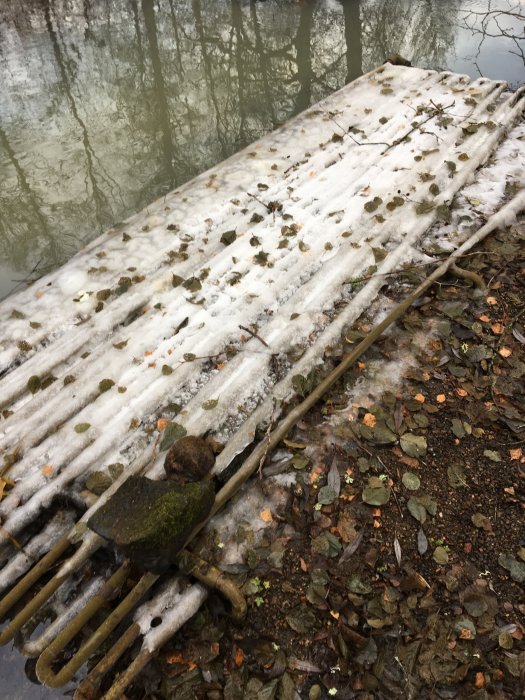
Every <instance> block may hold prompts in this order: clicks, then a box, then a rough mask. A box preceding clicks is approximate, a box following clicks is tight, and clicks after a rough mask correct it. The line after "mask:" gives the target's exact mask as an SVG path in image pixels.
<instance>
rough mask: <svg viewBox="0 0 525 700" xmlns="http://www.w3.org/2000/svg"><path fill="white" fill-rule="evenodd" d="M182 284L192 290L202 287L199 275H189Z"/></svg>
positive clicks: (196, 290) (195, 290)
mask: <svg viewBox="0 0 525 700" xmlns="http://www.w3.org/2000/svg"><path fill="white" fill-rule="evenodd" d="M182 286H183V287H184V288H185V289H187V290H188V291H190V292H198V291H199V290H200V289H201V288H202V283H201V281H200V279H198V278H197V277H189V278H188V279H187V280H186V281H185V282H183V283H182Z"/></svg>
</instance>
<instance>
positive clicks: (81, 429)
mask: <svg viewBox="0 0 525 700" xmlns="http://www.w3.org/2000/svg"><path fill="white" fill-rule="evenodd" d="M90 428H91V423H77V424H76V425H75V433H85V432H86V431H87V430H89V429H90Z"/></svg>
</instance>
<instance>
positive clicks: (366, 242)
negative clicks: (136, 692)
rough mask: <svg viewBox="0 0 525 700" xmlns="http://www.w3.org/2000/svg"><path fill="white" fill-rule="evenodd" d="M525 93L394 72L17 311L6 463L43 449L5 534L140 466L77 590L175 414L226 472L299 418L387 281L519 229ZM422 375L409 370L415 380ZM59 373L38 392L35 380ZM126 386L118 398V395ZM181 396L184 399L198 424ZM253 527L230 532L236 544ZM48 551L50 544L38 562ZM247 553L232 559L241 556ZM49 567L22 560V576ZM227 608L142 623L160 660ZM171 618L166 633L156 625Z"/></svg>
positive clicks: (5, 370) (170, 200) (327, 104)
mask: <svg viewBox="0 0 525 700" xmlns="http://www.w3.org/2000/svg"><path fill="white" fill-rule="evenodd" d="M505 89H506V86H505V84H504V83H501V82H494V81H489V80H485V79H480V80H477V81H474V82H472V83H469V79H468V78H467V77H466V76H460V75H454V74H450V73H442V74H441V73H435V72H432V71H425V70H420V69H413V68H410V69H406V68H403V67H392V66H388V65H387V66H384V67H380V68H379V69H376V70H375V71H372V72H371V73H369V74H367V75H365V76H363V77H362V78H360V79H358V80H357V81H355V82H354V83H352V84H350V85H348V86H346V87H345V88H343V89H342V90H341V91H339V92H337V93H335V94H334V95H332V96H331V97H330V98H328V99H326V100H324V101H323V102H322V103H321V104H319V105H315V106H314V107H312V108H311V109H310V110H308V111H307V112H305V113H304V114H302V115H300V116H299V117H297V118H296V119H294V120H292V121H291V122H289V123H287V124H286V125H284V126H283V127H282V128H281V129H279V130H277V131H276V132H274V133H273V134H270V135H268V136H266V137H265V138H263V139H261V140H260V141H259V142H257V143H256V144H254V145H252V146H250V147H249V148H248V149H246V150H245V151H243V152H241V153H239V154H237V155H236V156H234V157H232V158H230V159H228V160H226V161H224V162H223V163H221V164H220V165H218V166H217V167H215V168H213V169H212V170H210V171H208V172H207V173H204V174H203V175H201V176H199V177H197V178H196V179H195V180H193V181H191V182H190V183H188V184H186V185H184V186H183V187H181V188H179V189H178V190H177V191H176V192H172V193H170V194H169V195H167V196H166V197H165V198H162V199H161V200H158V201H157V202H154V203H153V204H152V205H150V206H149V207H148V208H147V210H146V211H143V212H140V213H138V214H136V215H135V216H133V217H131V218H130V219H129V220H128V221H126V222H124V223H123V224H121V225H119V226H117V227H115V228H114V229H112V230H110V231H108V232H107V233H106V234H104V235H103V236H101V237H100V238H99V239H97V240H96V241H94V242H92V243H91V244H89V245H88V246H87V247H86V248H85V249H84V250H83V251H82V252H81V253H79V254H78V255H77V256H75V258H73V259H72V260H71V261H70V262H69V263H68V264H67V265H66V266H64V268H62V269H61V270H59V271H57V272H55V273H52V274H50V275H48V276H47V277H44V278H42V279H41V280H39V281H38V282H37V283H36V284H35V285H33V286H32V287H30V288H29V289H27V290H25V291H23V292H20V293H19V294H17V295H14V296H12V297H10V298H8V299H7V300H5V301H4V302H3V303H2V304H0V323H1V326H0V329H1V330H0V397H1V398H0V404H1V406H0V407H1V408H2V409H3V410H4V411H5V413H4V418H2V419H1V423H0V450H2V451H3V452H4V453H5V454H10V453H13V452H15V451H16V452H17V453H19V454H20V455H21V458H20V459H19V460H18V461H17V462H15V464H14V465H13V466H12V467H11V469H10V471H9V478H10V479H12V480H13V481H14V482H15V486H14V487H13V488H12V489H11V490H10V492H9V493H8V494H7V496H6V497H5V498H4V499H3V500H2V501H1V502H0V517H1V518H2V530H1V531H0V542H9V536H10V535H12V536H17V534H18V533H20V532H21V531H22V530H23V529H24V528H25V527H26V526H27V524H28V523H29V522H31V521H32V520H34V519H35V518H36V517H37V516H38V515H39V514H41V512H42V510H44V509H45V508H47V507H48V506H49V504H50V503H51V501H52V499H53V497H54V496H55V495H56V494H58V493H61V492H62V491H64V490H65V489H68V488H71V489H77V490H81V489H82V488H84V485H85V480H86V478H87V477H88V476H89V474H90V473H91V472H92V471H95V470H97V471H98V470H107V469H108V466H109V465H111V464H113V463H116V462H119V463H122V464H123V465H124V467H125V469H124V472H123V474H122V476H121V477H119V479H118V480H117V481H116V482H115V483H114V484H113V486H112V487H111V488H110V489H109V490H108V491H107V492H106V493H105V494H104V496H103V497H101V498H100V499H99V501H98V502H97V503H96V504H95V505H94V506H93V507H92V508H91V509H90V511H88V513H87V514H86V515H85V516H84V518H83V519H82V522H81V523H80V524H79V525H78V526H77V527H76V528H74V529H73V530H72V531H71V533H70V537H71V539H72V541H80V547H79V549H78V550H77V552H76V553H75V554H74V555H73V556H72V557H71V558H70V559H69V560H67V561H66V562H65V563H64V564H62V566H61V568H60V570H59V574H60V575H63V576H65V577H69V576H70V575H71V574H72V573H73V572H74V571H75V570H76V569H77V568H78V566H79V565H81V564H82V563H83V562H85V561H86V560H87V559H88V558H89V557H90V556H91V554H92V553H93V552H94V551H95V550H96V549H97V548H98V547H99V546H101V539H100V538H97V537H96V536H94V535H93V533H89V532H88V533H86V532H85V524H84V523H85V520H86V519H87V517H89V515H90V514H91V513H92V512H93V511H94V510H95V509H96V508H98V507H99V506H100V504H101V503H103V502H105V501H106V500H107V499H108V498H109V497H110V496H111V493H113V492H114V490H115V489H116V488H117V487H118V485H119V484H120V483H122V481H123V480H124V479H126V478H127V476H129V474H131V473H147V474H148V475H149V476H153V477H158V476H160V474H161V473H162V462H163V459H164V453H161V454H159V453H158V449H157V439H158V438H159V433H158V430H157V420H158V419H159V418H174V420H175V421H176V422H178V423H180V424H181V425H183V426H184V427H185V428H186V430H187V431H188V432H189V433H190V434H191V433H194V434H202V433H204V432H205V431H208V430H209V431H211V432H212V433H213V434H214V435H215V436H216V437H218V438H219V439H221V440H223V441H224V442H226V446H225V449H224V450H223V452H222V453H221V455H220V456H219V458H218V460H217V464H216V467H215V469H216V471H221V470H222V469H224V468H225V467H226V466H227V465H228V464H229V463H230V462H231V460H232V458H233V457H234V456H235V455H236V454H238V453H239V452H241V451H242V450H243V449H244V448H245V447H246V446H247V445H248V444H250V443H251V442H252V441H253V439H254V435H255V432H256V428H257V426H258V425H259V424H263V423H265V422H266V421H268V420H269V418H270V417H271V416H272V415H273V417H274V419H277V418H278V416H279V412H280V408H281V407H280V403H279V402H280V400H286V399H288V398H289V397H290V396H291V394H292V382H291V379H292V377H293V376H294V375H296V374H303V375H305V374H307V373H308V372H309V371H310V369H312V368H313V367H314V366H315V365H316V364H318V363H320V362H322V359H323V354H324V350H325V348H326V347H327V346H333V345H334V344H335V343H336V342H337V341H338V340H339V338H340V335H341V332H342V331H343V329H344V328H345V327H346V326H347V325H348V324H351V323H353V322H354V321H355V320H356V319H357V318H358V317H359V316H360V314H361V313H362V312H363V311H364V310H367V309H369V308H370V307H371V305H372V304H373V303H374V300H376V299H377V297H378V294H379V292H380V289H381V287H382V286H383V284H384V281H385V277H384V274H385V273H390V272H394V271H396V270H399V269H400V268H402V266H403V265H405V264H407V263H410V262H414V261H415V262H420V261H422V260H428V254H429V253H431V252H432V251H431V249H430V248H431V246H432V245H438V246H440V247H442V248H443V247H448V248H449V249H451V250H453V249H456V248H457V247H458V246H459V245H461V244H463V242H464V241H466V243H465V244H464V245H463V247H462V248H460V249H459V250H460V251H464V250H467V249H468V246H470V245H471V244H472V242H473V240H474V238H473V232H474V231H475V230H476V229H477V228H478V227H479V226H481V224H482V223H483V221H484V220H485V218H488V219H489V225H491V226H493V225H496V224H499V225H503V224H504V223H505V222H507V221H509V220H510V219H511V218H512V216H514V215H515V214H516V213H517V211H518V210H519V208H520V207H523V206H525V195H523V194H522V195H518V198H517V199H516V200H515V202H514V204H513V205H512V206H510V207H507V208H506V209H505V208H504V209H503V210H502V213H501V214H495V212H497V211H498V210H499V208H500V207H501V206H502V203H503V202H504V201H505V196H506V194H505V183H506V182H508V183H509V186H510V187H511V188H514V189H517V188H519V187H523V184H524V181H525V174H524V173H525V154H524V152H525V149H524V148H523V140H524V133H525V132H524V126H523V124H522V123H519V120H520V118H521V114H522V111H523V107H524V103H525V99H524V97H523V94H509V93H506V92H505ZM350 128H351V130H350V131H349V129H350ZM395 198H399V199H395ZM425 203H427V210H425V211H421V209H422V204H423V205H424V204H425ZM438 207H442V208H441V209H439V208H438ZM449 208H450V212H451V220H450V222H449V223H444V222H443V221H442V220H441V219H439V218H438V217H439V216H441V215H442V214H443V213H444V212H446V210H447V209H449ZM418 211H419V212H420V213H418ZM465 216H468V217H470V218H469V219H465V218H464V217H465ZM231 231H235V234H236V238H235V240H233V241H232V242H231V243H230V244H228V245H226V244H225V241H226V242H228V235H230V236H231V238H233V236H232V234H227V235H226V236H224V234H225V233H226V232H231ZM221 239H222V240H221ZM465 246H466V247H465ZM362 278H367V280H368V281H364V282H363V283H361V282H360V281H361V280H362ZM368 278H369V279H368ZM378 312H379V314H380V313H381V309H379V310H378ZM239 326H244V328H248V329H250V330H251V331H252V333H254V334H256V336H259V337H256V336H255V335H252V334H251V333H250V331H246V330H244V329H241V328H240V327H239ZM262 341H264V342H262ZM404 363H406V358H399V361H398V362H396V364H393V365H391V366H390V367H389V368H388V372H389V373H390V375H392V377H393V378H395V376H397V375H399V374H401V373H402V372H403V371H404V366H405V364H404ZM50 375H52V377H53V378H54V379H55V380H54V381H53V382H52V383H50V384H49V386H47V388H45V389H41V390H37V387H36V386H35V377H38V378H39V379H40V380H41V381H44V382H45V381H46V379H48V378H50ZM72 377H73V378H74V379H75V381H73V382H71V381H70V379H71V378H72ZM105 379H106V380H107V379H109V380H111V381H112V382H114V384H113V385H112V386H111V387H110V388H109V390H107V391H101V386H100V382H101V381H103V380H105ZM64 380H65V381H64ZM31 388H33V389H34V390H35V393H34V394H33V393H31ZM274 399H276V400H277V402H276V404H275V403H274ZM210 402H212V403H211V404H210ZM213 402H216V403H213ZM170 404H178V405H179V407H180V412H179V413H178V415H176V417H174V416H173V412H171V411H170V408H169V405H170ZM86 426H87V427H86ZM83 428H86V429H85V430H84V431H83V430H82V429H83ZM289 478H291V477H288V476H286V475H285V476H283V477H282V478H281V481H283V482H287V481H288V480H289ZM283 486H284V483H283ZM237 503H238V506H235V507H236V508H237V507H239V508H242V507H244V506H245V507H246V508H247V509H248V510H246V511H242V512H241V511H239V512H237V511H236V510H234V511H233V512H234V513H236V515H235V517H236V518H243V517H245V518H250V519H251V520H252V523H251V525H252V527H253V525H254V522H253V521H254V516H253V509H254V508H259V509H260V510H262V508H263V507H264V506H265V505H268V504H267V503H265V501H264V499H263V500H256V501H254V502H253V503H249V501H248V499H246V501H245V503H244V504H243V503H242V499H241V500H240V501H237ZM260 510H259V512H260ZM250 513H251V515H250ZM232 517H233V516H232V515H231V514H230V515H225V516H218V517H217V518H216V519H215V521H214V527H216V528H217V529H218V531H219V533H220V536H221V538H224V540H225V541H226V540H227V539H228V538H229V537H230V535H231V533H232V532H233V530H232V527H233V525H232V523H233V522H234V521H232ZM255 524H257V523H255ZM264 525H265V523H264V522H263V521H262V520H261V528H260V529H261V531H262V527H263V526H264ZM44 532H45V531H44ZM50 534H53V536H54V533H50ZM44 544H45V537H36V538H34V539H33V540H32V541H31V543H29V545H28V547H30V548H31V556H35V557H38V556H39V555H41V554H42V553H43V552H44V551H45V546H44ZM26 551H27V550H26ZM239 554H240V553H239V551H234V550H230V549H226V555H227V557H228V561H234V560H235V558H236V557H238V556H239ZM28 565H29V562H28V561H26V560H25V559H23V557H20V556H18V555H17V557H16V558H15V559H14V560H13V563H12V564H9V565H7V566H6V567H4V569H3V571H2V572H1V573H0V584H1V585H5V586H7V585H9V584H10V583H12V582H13V581H14V580H15V579H16V578H17V577H18V576H19V575H20V573H22V571H23V570H24V569H25V568H27V566H28ZM205 596H206V591H205V590H204V589H203V588H202V587H200V586H193V587H191V588H189V589H187V590H186V591H184V592H182V593H176V594H175V595H174V594H173V591H169V589H167V590H166V591H164V592H162V593H161V594H159V595H157V596H155V597H154V598H153V599H152V601H151V602H150V603H149V604H148V607H146V608H142V609H141V612H140V613H138V617H137V620H138V621H139V624H140V626H141V630H142V632H143V634H144V635H145V639H144V645H145V648H147V649H149V650H153V649H157V648H158V645H160V644H161V643H162V641H163V640H164V639H165V636H166V634H168V633H169V636H171V634H173V630H174V629H176V627H177V626H178V625H180V624H183V622H184V621H185V620H186V619H188V617H189V616H191V614H193V612H194V611H195V610H196V609H198V607H199V605H200V604H201V603H202V601H203V600H204V598H205ZM155 616H160V617H162V623H161V625H159V626H158V627H154V628H151V620H152V619H153V617H155Z"/></svg>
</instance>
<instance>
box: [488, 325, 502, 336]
mask: <svg viewBox="0 0 525 700" xmlns="http://www.w3.org/2000/svg"><path fill="white" fill-rule="evenodd" d="M490 330H491V331H492V332H493V333H494V335H501V334H502V333H503V331H504V330H505V326H504V325H503V324H501V323H493V324H492V326H491V327H490Z"/></svg>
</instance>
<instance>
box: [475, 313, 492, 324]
mask: <svg viewBox="0 0 525 700" xmlns="http://www.w3.org/2000/svg"><path fill="white" fill-rule="evenodd" d="M478 318H479V320H480V321H483V323H488V322H489V321H490V317H489V316H487V314H481V316H478Z"/></svg>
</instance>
